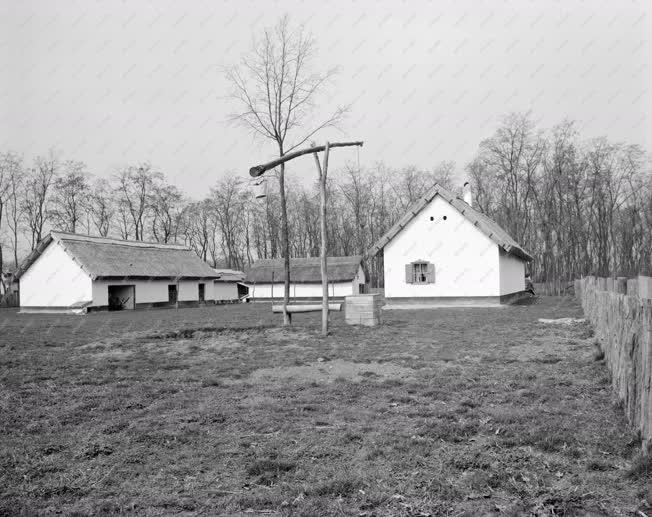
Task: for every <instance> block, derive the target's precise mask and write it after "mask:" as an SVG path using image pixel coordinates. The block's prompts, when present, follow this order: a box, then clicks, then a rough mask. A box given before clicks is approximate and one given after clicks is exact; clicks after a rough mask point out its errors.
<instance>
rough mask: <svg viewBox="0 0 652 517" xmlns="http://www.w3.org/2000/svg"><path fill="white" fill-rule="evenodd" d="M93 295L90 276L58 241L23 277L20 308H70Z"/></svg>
mask: <svg viewBox="0 0 652 517" xmlns="http://www.w3.org/2000/svg"><path fill="white" fill-rule="evenodd" d="M92 297H93V293H92V282H91V279H90V276H89V275H88V274H86V272H85V271H84V270H83V269H82V268H81V267H80V266H79V264H77V263H76V262H75V261H74V260H73V259H72V257H71V256H70V255H68V254H67V253H66V252H65V251H64V250H63V248H62V247H61V246H60V245H59V244H58V243H56V242H52V243H51V244H50V245H49V246H48V247H47V248H46V249H45V251H44V252H43V253H42V254H41V256H40V257H39V258H37V259H36V261H35V262H34V263H33V264H32V265H31V267H30V268H29V269H28V270H27V271H26V272H25V274H24V275H23V276H22V277H21V279H20V306H21V307H70V306H71V305H74V304H77V303H81V302H90V301H91V300H92Z"/></svg>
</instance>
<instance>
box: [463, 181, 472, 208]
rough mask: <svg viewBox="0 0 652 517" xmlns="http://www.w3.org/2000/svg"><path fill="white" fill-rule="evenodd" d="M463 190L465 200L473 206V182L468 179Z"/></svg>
mask: <svg viewBox="0 0 652 517" xmlns="http://www.w3.org/2000/svg"><path fill="white" fill-rule="evenodd" d="M462 192H463V199H464V202H465V203H466V204H467V205H469V206H473V195H472V194H471V184H470V183H469V182H468V181H466V182H464V186H463V187H462Z"/></svg>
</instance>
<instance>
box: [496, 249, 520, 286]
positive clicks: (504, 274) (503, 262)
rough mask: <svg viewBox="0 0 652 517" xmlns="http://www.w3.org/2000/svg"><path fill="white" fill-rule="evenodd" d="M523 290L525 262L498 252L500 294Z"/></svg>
mask: <svg viewBox="0 0 652 517" xmlns="http://www.w3.org/2000/svg"><path fill="white" fill-rule="evenodd" d="M524 290H525V262H524V261H523V260H521V259H519V258H518V257H515V256H514V255H509V254H508V253H505V252H504V251H502V250H501V252H500V294H501V295H505V294H511V293H518V292H520V291H524Z"/></svg>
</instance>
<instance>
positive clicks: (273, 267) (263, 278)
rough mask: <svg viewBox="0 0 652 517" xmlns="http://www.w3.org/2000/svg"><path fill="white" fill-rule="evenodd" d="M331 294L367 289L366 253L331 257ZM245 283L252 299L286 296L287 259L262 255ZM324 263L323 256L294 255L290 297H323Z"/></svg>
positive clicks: (328, 262)
mask: <svg viewBox="0 0 652 517" xmlns="http://www.w3.org/2000/svg"><path fill="white" fill-rule="evenodd" d="M327 264H328V294H329V297H330V298H331V299H343V298H344V297H345V296H348V295H351V294H359V293H360V292H362V291H363V290H364V284H365V281H366V277H365V273H364V270H363V269H362V256H360V255H356V256H352V257H328V258H327ZM245 283H246V284H247V286H248V287H249V298H250V299H251V300H252V301H270V300H281V299H283V292H284V291H283V290H284V283H285V268H284V264H283V259H282V258H280V259H260V260H257V261H256V262H254V263H253V264H252V265H251V267H250V268H249V269H248V270H247V276H246V280H245ZM321 297H322V286H321V266H320V258H319V257H310V258H292V259H290V298H291V299H293V300H302V301H311V300H321Z"/></svg>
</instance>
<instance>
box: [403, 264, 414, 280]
mask: <svg viewBox="0 0 652 517" xmlns="http://www.w3.org/2000/svg"><path fill="white" fill-rule="evenodd" d="M405 283H406V284H413V283H414V282H413V281H412V264H405Z"/></svg>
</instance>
